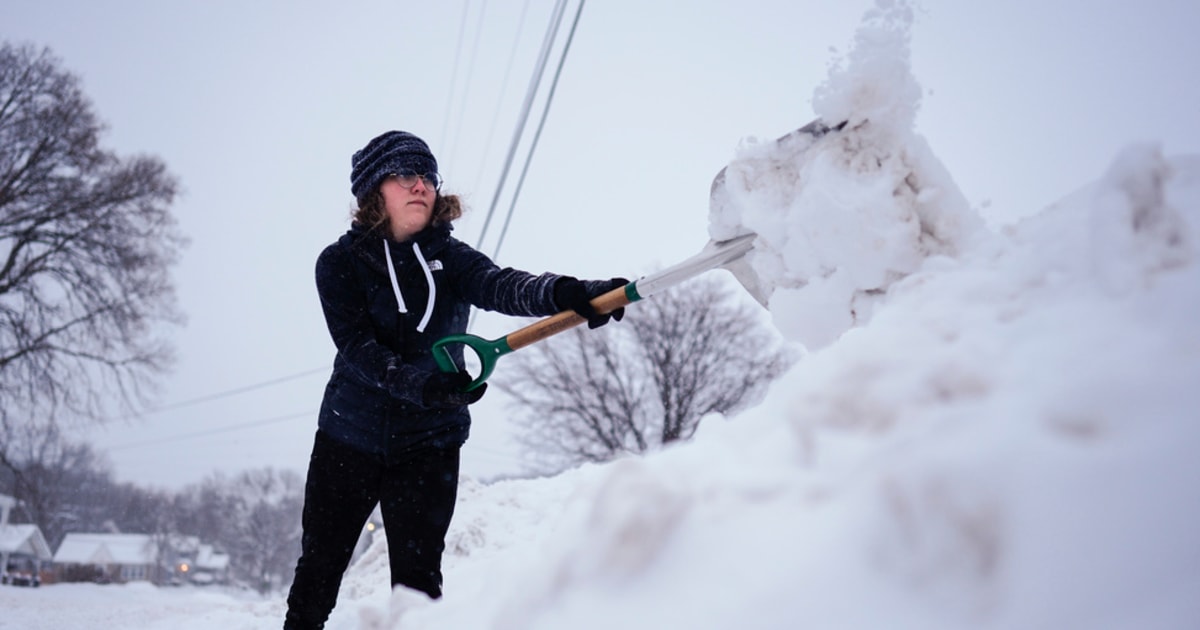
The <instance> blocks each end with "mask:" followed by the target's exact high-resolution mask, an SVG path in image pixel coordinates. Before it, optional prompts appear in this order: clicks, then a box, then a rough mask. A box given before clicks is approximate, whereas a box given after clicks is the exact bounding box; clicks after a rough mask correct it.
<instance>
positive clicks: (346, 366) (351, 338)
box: [316, 225, 562, 458]
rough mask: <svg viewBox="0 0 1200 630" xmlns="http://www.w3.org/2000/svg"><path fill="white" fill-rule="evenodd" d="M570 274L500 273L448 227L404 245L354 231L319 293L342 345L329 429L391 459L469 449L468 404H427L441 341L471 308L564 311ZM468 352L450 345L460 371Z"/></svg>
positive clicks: (329, 253) (329, 260) (330, 250)
mask: <svg viewBox="0 0 1200 630" xmlns="http://www.w3.org/2000/svg"><path fill="white" fill-rule="evenodd" d="M385 247H386V248H387V250H386V252H385ZM389 258H390V260H389ZM389 263H390V267H391V269H392V270H393V271H394V272H395V287H396V288H393V282H392V276H391V274H390V273H389V270H388V267H389ZM561 277H562V276H559V275H557V274H552V273H544V274H541V275H538V276H535V275H533V274H530V273H527V272H524V271H520V270H517V269H512V268H504V269H501V268H500V267H499V266H497V265H496V264H495V263H494V262H492V260H491V259H489V258H488V257H487V256H485V255H484V254H482V253H480V252H479V251H477V250H475V249H474V248H472V247H470V246H469V245H467V244H465V243H463V242H462V241H459V240H458V239H456V238H454V237H452V236H451V235H450V226H449V225H441V226H436V227H434V226H431V227H428V228H426V229H425V230H423V231H422V232H420V233H418V234H417V235H415V236H414V237H413V238H412V239H411V240H409V241H405V242H403V243H397V242H395V241H393V240H391V239H390V238H385V237H384V236H383V235H382V234H380V233H379V232H378V231H367V230H364V229H362V228H357V227H355V228H352V229H351V230H350V231H349V232H347V233H346V234H344V235H343V236H342V237H341V238H340V239H338V240H337V242H335V243H333V244H332V245H330V246H329V247H327V248H325V250H324V251H323V252H322V253H321V255H320V256H319V257H318V259H317V268H316V279H317V292H318V294H319V295H320V298H321V307H322V308H323V309H324V311H325V322H326V324H327V325H328V326H329V334H330V335H331V336H332V337H333V342H334V345H336V346H337V357H336V358H335V359H334V365H333V374H332V376H331V377H330V379H329V384H328V385H326V388H325V396H324V400H323V401H322V403H321V412H320V418H319V426H320V428H321V430H322V431H324V432H326V433H327V434H328V435H329V436H331V437H333V438H334V439H336V440H338V441H340V442H342V443H345V444H347V445H350V446H352V447H354V448H356V449H358V450H360V451H363V452H365V453H372V454H378V455H382V456H384V457H385V458H387V457H388V456H390V455H400V454H402V453H403V452H405V451H406V450H409V449H412V448H419V447H421V446H424V445H429V444H433V445H440V446H458V445H461V444H462V443H463V442H465V441H466V439H467V435H468V432H469V430H470V423H471V419H470V414H469V413H468V412H467V408H466V407H465V406H464V407H458V408H452V409H432V408H426V407H425V406H423V405H422V396H421V394H422V390H423V389H424V387H425V382H426V381H427V380H428V378H429V376H430V374H431V373H432V372H434V371H436V370H438V367H437V364H436V363H435V361H434V359H433V355H432V353H431V348H432V345H433V343H434V342H435V341H437V340H438V339H441V338H442V337H444V336H446V335H452V334H460V333H463V332H464V331H465V330H466V327H467V319H468V316H469V313H470V307H471V306H472V305H473V306H476V307H479V308H482V309H486V310H491V311H498V312H501V313H505V314H507V315H514V316H524V317H537V316H544V315H552V314H554V313H556V312H558V310H560V309H559V308H558V305H556V304H555V303H554V284H555V282H556V281H557V280H558V279H559V278H561ZM397 289H398V292H399V295H397ZM402 309H403V310H406V311H407V312H401V310H402ZM462 353H463V349H462V347H461V346H459V345H455V346H452V347H451V354H452V355H453V356H454V358H455V361H456V362H457V363H458V365H459V366H460V367H461V366H462V365H463V357H462Z"/></svg>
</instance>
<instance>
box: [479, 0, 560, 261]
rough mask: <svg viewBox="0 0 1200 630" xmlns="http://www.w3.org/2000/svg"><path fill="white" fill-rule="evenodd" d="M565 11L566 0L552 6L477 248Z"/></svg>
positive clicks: (505, 176) (489, 222)
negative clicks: (544, 34) (551, 12)
mask: <svg viewBox="0 0 1200 630" xmlns="http://www.w3.org/2000/svg"><path fill="white" fill-rule="evenodd" d="M565 9H566V0H558V2H557V3H555V6H554V13H553V15H551V17H550V24H549V26H548V27H547V29H546V36H545V39H543V40H542V50H541V52H540V53H538V60H537V64H536V66H535V67H534V71H533V77H532V78H531V79H530V82H529V89H528V90H526V92H525V102H524V103H523V104H522V106H521V113H520V115H519V116H518V117H517V128H516V130H515V131H514V132H513V138H512V142H510V143H509V147H508V155H507V156H506V157H505V159H504V167H503V169H502V170H501V172H500V181H499V182H497V184H496V191H495V194H494V195H493V196H492V204H491V206H489V207H488V213H487V216H486V217H485V218H484V221H483V229H482V230H480V233H479V241H478V242H477V243H476V244H475V247H476V248H479V247H481V246H482V244H483V239H484V237H485V236H486V235H487V230H488V226H489V225H490V224H491V222H492V215H494V214H495V213H496V204H498V203H499V202H500V193H501V192H503V190H504V182H505V180H507V179H508V171H509V169H511V168H512V162H513V157H515V156H516V153H517V147H518V146H519V145H520V142H521V135H522V134H523V133H524V131H525V123H526V121H528V120H529V111H530V110H531V109H532V108H533V100H534V97H535V96H536V95H537V88H538V85H540V84H541V82H542V74H543V73H544V72H545V70H546V62H547V61H548V60H549V57H550V49H551V48H552V47H553V44H554V38H555V36H556V35H557V34H558V27H559V25H561V24H562V17H563V12H564V10H565Z"/></svg>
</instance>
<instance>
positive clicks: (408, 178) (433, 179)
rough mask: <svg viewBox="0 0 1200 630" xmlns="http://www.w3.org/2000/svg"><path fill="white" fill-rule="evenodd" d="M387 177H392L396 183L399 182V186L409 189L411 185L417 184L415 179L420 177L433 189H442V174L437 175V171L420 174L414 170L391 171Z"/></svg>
mask: <svg viewBox="0 0 1200 630" xmlns="http://www.w3.org/2000/svg"><path fill="white" fill-rule="evenodd" d="M389 177H392V178H394V179H395V180H396V183H398V184H400V187H401V188H406V189H411V188H412V187H413V186H416V185H417V180H418V179H421V180H424V181H425V185H426V186H428V187H429V188H432V189H434V190H441V189H442V176H441V175H438V174H437V173H424V174H420V173H417V172H416V171H410V170H403V171H399V172H396V173H392V174H391V175H389Z"/></svg>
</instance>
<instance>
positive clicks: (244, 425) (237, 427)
mask: <svg viewBox="0 0 1200 630" xmlns="http://www.w3.org/2000/svg"><path fill="white" fill-rule="evenodd" d="M311 414H312V411H298V412H296V413H291V414H287V415H285V416H274V417H271V418H263V419H261V420H252V421H250V422H239V423H237V424H231V425H227V426H223V427H217V428H215V429H208V430H206V431H195V432H192V433H183V434H179V435H172V436H168V437H164V438H158V439H154V440H145V441H142V442H129V443H126V444H118V445H116V446H110V447H108V450H110V451H117V450H122V449H126V448H137V447H140V446H154V445H158V444H167V443H169V442H180V441H183V440H191V439H195V438H198V437H205V436H209V435H217V434H220V433H232V432H233V431H241V430H243V429H249V428H252V427H259V426H265V425H268V424H275V423H277V422H283V421H285V420H294V419H296V418H301V417H304V416H308V415H311Z"/></svg>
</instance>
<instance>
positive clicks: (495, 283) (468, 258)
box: [453, 241, 563, 317]
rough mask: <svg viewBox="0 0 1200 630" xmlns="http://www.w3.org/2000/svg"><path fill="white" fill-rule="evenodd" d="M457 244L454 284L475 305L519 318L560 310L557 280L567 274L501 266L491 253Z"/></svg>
mask: <svg viewBox="0 0 1200 630" xmlns="http://www.w3.org/2000/svg"><path fill="white" fill-rule="evenodd" d="M454 247H455V250H454V255H453V260H454V262H455V268H454V270H453V273H454V283H455V286H456V287H458V290H459V291H460V292H461V293H462V296H463V298H464V299H466V300H467V301H468V302H470V303H471V304H473V305H475V306H477V307H479V308H482V309H485V310H489V311H496V312H499V313H503V314H505V315H513V316H517V317H541V316H545V315H553V314H555V313H557V312H558V311H559V310H560V309H559V307H558V305H556V304H555V303H554V283H555V282H557V281H558V279H559V278H562V277H563V276H561V275H558V274H554V273H543V274H541V275H536V276H535V275H533V274H531V273H529V272H526V271H521V270H519V269H513V268H511V267H505V268H503V269H501V268H500V267H499V266H498V265H497V264H496V263H494V262H492V259H491V258H488V257H487V255H485V254H483V253H481V252H479V251H478V250H476V249H474V248H472V247H470V246H469V245H467V244H465V243H462V242H461V241H459V242H456V243H455V245H454Z"/></svg>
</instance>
